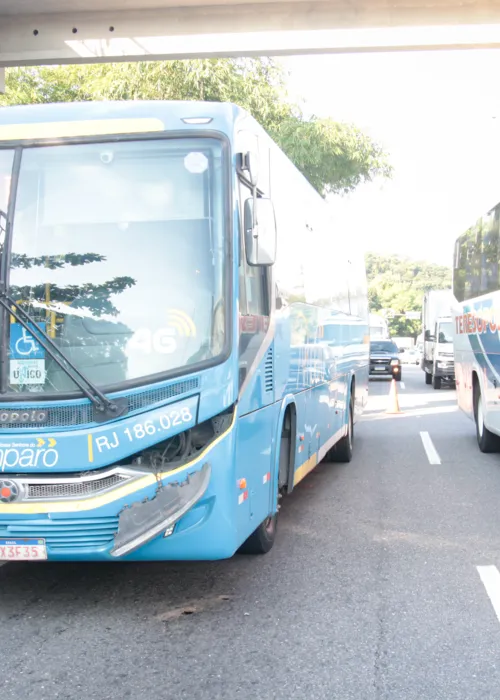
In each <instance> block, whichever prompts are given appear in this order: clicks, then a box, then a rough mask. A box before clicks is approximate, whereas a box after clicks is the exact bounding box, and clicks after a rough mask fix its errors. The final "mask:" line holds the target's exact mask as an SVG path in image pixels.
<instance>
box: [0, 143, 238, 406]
mask: <svg viewBox="0 0 500 700" xmlns="http://www.w3.org/2000/svg"><path fill="white" fill-rule="evenodd" d="M7 154H8V152H4V153H3V158H2V157H1V156H2V154H1V153H0V179H1V180H3V181H5V182H10V175H11V171H10V169H9V167H10V166H9V164H10V162H11V161H12V159H11V158H9V157H8V155H7ZM222 165H223V148H222V143H221V142H219V141H218V140H216V139H209V138H206V139H202V138H190V139H168V140H167V139H162V140H146V141H121V142H114V143H110V144H102V143H87V144H79V145H57V146H50V147H43V148H30V149H25V150H23V152H22V157H21V162H20V170H19V179H18V185H17V188H16V192H15V210H14V218H13V226H12V235H11V237H10V251H7V253H10V256H9V263H10V264H9V279H8V284H9V287H8V291H9V294H10V296H11V297H12V298H13V299H14V300H15V301H17V302H18V304H20V305H22V307H23V309H24V310H25V311H26V312H27V313H29V315H30V316H31V318H32V319H33V320H34V322H36V323H37V325H39V327H40V328H41V329H42V330H44V331H45V332H46V333H47V334H48V335H49V336H50V337H51V338H52V339H53V341H54V342H55V343H56V344H57V345H58V346H59V347H60V349H61V350H62V352H63V353H64V354H65V356H67V357H68V359H69V360H70V361H71V362H72V363H73V364H74V365H75V366H76V367H77V368H78V369H79V370H80V371H81V372H83V373H84V374H85V376H86V377H88V379H89V380H90V381H92V382H94V383H95V384H96V385H100V386H111V385H119V384H120V383H123V382H129V381H132V382H134V381H140V380H141V379H143V378H145V377H147V376H150V375H165V374H168V373H169V372H175V371H178V370H180V369H184V368H188V367H190V366H195V365H197V364H198V363H201V362H210V361H214V362H215V361H216V359H217V357H220V355H221V353H222V352H223V349H224V344H225V332H224V329H225V318H226V313H227V309H226V308H225V307H224V302H223V299H224V298H227V295H225V293H224V287H225V281H224V280H225V279H226V275H225V260H226V259H227V254H226V253H227V234H226V232H225V230H224V207H225V205H224V194H223V192H224V190H223V184H222V179H223V167H222ZM1 180H0V181H1ZM0 186H1V185H0ZM4 199H5V197H4ZM0 200H1V193H0ZM1 204H2V202H1V201H0V205H1ZM0 208H2V209H3V207H2V206H0ZM1 243H2V245H3V241H2V242H1ZM3 252H4V251H2V253H3ZM8 321H9V322H8V323H7V332H8V334H9V345H8V348H9V350H8V354H9V358H8V359H9V377H8V382H9V383H8V390H9V391H11V392H25V391H30V392H45V393H52V392H56V393H57V392H62V391H72V390H75V389H76V386H75V384H74V383H73V380H72V379H71V378H70V377H69V376H68V375H67V374H66V373H65V372H64V371H63V370H61V368H60V367H59V366H58V365H57V364H56V363H55V362H54V361H53V360H52V359H51V358H50V357H48V356H47V355H46V353H45V352H44V351H43V348H41V347H40V346H39V345H38V344H37V343H36V342H35V340H34V339H33V337H32V336H30V334H29V332H28V331H27V330H26V329H25V328H23V327H22V326H21V325H20V324H19V323H16V322H14V321H15V319H14V318H13V317H11V318H10V319H8Z"/></svg>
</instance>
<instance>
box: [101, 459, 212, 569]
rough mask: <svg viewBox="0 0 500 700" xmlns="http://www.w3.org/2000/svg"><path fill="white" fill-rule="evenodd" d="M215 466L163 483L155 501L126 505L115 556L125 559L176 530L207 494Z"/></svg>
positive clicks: (120, 519) (115, 546)
mask: <svg viewBox="0 0 500 700" xmlns="http://www.w3.org/2000/svg"><path fill="white" fill-rule="evenodd" d="M211 471H212V470H211V466H210V463H209V462H205V463H204V464H203V467H202V468H201V470H200V471H197V472H193V473H191V474H188V476H187V478H186V479H185V480H184V481H181V482H178V481H176V482H172V483H169V484H161V483H160V484H159V486H158V488H157V490H156V493H155V495H154V496H153V498H151V499H146V500H144V501H141V502H138V503H133V504H132V505H131V506H126V507H125V508H124V509H123V510H122V511H121V513H120V514H119V521H118V532H117V533H116V536H115V540H114V546H113V548H112V549H111V552H110V554H111V556H113V557H123V556H125V555H126V554H130V552H133V551H135V550H136V549H138V548H139V547H142V546H143V545H144V544H146V543H148V542H150V541H151V540H152V539H154V538H155V537H157V536H158V535H159V534H160V533H162V532H166V531H168V530H169V528H172V527H173V525H175V523H176V522H177V521H178V520H180V519H181V518H182V516H183V515H185V514H186V513H187V512H188V511H189V510H190V509H191V508H192V507H193V506H194V505H195V503H197V502H198V501H199V500H200V499H201V498H202V497H203V495H204V494H205V492H206V490H207V488H208V484H209V482H210V475H211Z"/></svg>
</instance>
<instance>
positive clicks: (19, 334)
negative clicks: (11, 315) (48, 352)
mask: <svg viewBox="0 0 500 700" xmlns="http://www.w3.org/2000/svg"><path fill="white" fill-rule="evenodd" d="M27 325H28V327H29V328H34V326H33V324H32V323H28V324H27ZM37 325H38V327H39V328H40V330H41V331H42V332H43V333H44V332H45V323H39V324H37ZM10 357H11V358H12V359H16V360H26V359H30V360H43V359H44V358H45V350H44V349H43V348H42V346H41V345H40V344H39V343H38V342H37V341H36V340H35V338H34V337H33V336H32V335H31V333H30V332H29V331H28V330H26V328H24V326H22V325H21V324H20V323H11V324H10Z"/></svg>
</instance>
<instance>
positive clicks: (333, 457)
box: [327, 399, 354, 462]
mask: <svg viewBox="0 0 500 700" xmlns="http://www.w3.org/2000/svg"><path fill="white" fill-rule="evenodd" d="M353 441H354V420H353V405H352V399H351V401H350V402H349V415H348V419H347V434H346V435H344V437H343V438H341V439H340V440H339V441H338V442H337V444H336V445H334V446H333V447H332V449H331V450H330V452H329V453H328V457H327V459H328V461H329V462H350V461H351V459H352V445H353Z"/></svg>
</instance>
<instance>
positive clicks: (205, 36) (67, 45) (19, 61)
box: [0, 0, 500, 82]
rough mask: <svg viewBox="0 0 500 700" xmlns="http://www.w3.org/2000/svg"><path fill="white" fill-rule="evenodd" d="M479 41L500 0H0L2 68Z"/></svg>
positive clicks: (496, 40) (490, 32)
mask: <svg viewBox="0 0 500 700" xmlns="http://www.w3.org/2000/svg"><path fill="white" fill-rule="evenodd" d="M477 47H500V0H328V1H323V2H321V1H317V0H281V1H280V0H277V1H276V0H274V1H272V2H270V1H269V0H0V71H1V70H2V68H3V67H5V66H20V65H40V64H60V63H90V62H98V61H116V60H146V59H150V60H151V59H163V58H189V57H207V56H214V55H216V56H238V55H240V56H241V55H272V54H273V55H279V54H300V53H328V52H348V51H350V52H359V51H394V50H402V49H403V50H422V49H431V48H434V49H450V48H477ZM0 82H1V80H0Z"/></svg>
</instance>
